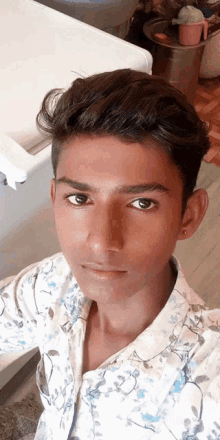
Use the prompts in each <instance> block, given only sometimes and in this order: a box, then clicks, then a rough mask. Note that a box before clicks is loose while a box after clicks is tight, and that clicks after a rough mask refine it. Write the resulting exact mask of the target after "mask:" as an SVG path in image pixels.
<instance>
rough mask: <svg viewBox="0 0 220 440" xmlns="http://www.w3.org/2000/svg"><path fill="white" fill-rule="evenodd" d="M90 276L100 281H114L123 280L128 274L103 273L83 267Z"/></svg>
mask: <svg viewBox="0 0 220 440" xmlns="http://www.w3.org/2000/svg"><path fill="white" fill-rule="evenodd" d="M82 267H83V269H86V271H88V273H89V274H91V275H92V276H94V277H95V278H97V279H99V280H110V279H111V280H112V279H119V278H122V277H123V276H124V275H125V274H126V272H103V271H101V270H95V269H90V268H89V267H85V266H82Z"/></svg>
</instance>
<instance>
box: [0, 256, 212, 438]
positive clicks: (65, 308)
mask: <svg viewBox="0 0 220 440" xmlns="http://www.w3.org/2000/svg"><path fill="white" fill-rule="evenodd" d="M171 262H172V263H173V264H174V266H175V268H176V271H177V278H176V283H175V286H174V289H173V292H172V293H171V295H170V297H169V299H168V301H167V303H166V304H165V306H164V308H163V309H162V310H161V312H160V313H159V314H158V316H157V317H156V318H155V320H154V321H153V322H152V323H151V325H150V326H149V327H147V328H146V329H145V330H144V331H143V332H142V333H141V334H140V335H139V336H138V337H137V338H136V339H135V340H134V341H133V342H132V343H130V344H129V345H128V346H127V347H125V348H123V349H122V350H120V351H119V352H118V353H116V354H114V355H113V356H111V357H110V358H109V359H107V360H106V361H105V362H104V363H103V364H102V365H100V366H99V368H97V369H96V370H93V371H88V372H86V373H85V374H84V375H83V374H82V371H83V368H82V366H83V365H82V363H83V344H84V338H85V332H86V321H87V317H88V314H89V310H90V307H91V304H92V301H91V300H90V299H89V298H87V297H86V296H85V295H84V294H83V292H82V291H81V290H80V288H79V286H78V284H77V281H76V279H75V278H74V275H73V273H72V270H71V269H70V267H69V265H68V263H67V261H66V259H65V257H64V255H63V253H61V252H60V253H58V254H55V255H53V256H52V257H49V258H45V259H44V260H42V261H41V262H39V263H35V264H32V265H30V266H28V267H27V268H26V269H24V270H22V271H21V272H20V273H19V274H18V275H16V276H13V277H9V278H6V279H5V280H3V281H1V282H0V354H1V352H2V353H7V352H12V351H19V350H20V351H22V350H24V349H29V348H30V349H32V348H34V347H36V346H39V349H40V353H41V360H40V362H39V364H38V366H37V371H36V380H37V386H38V389H39V392H40V396H41V400H42V403H43V406H44V411H43V413H42V415H41V417H40V420H39V423H38V428H37V432H36V435H35V440H61V439H62V440H93V439H94V440H101V439H103V440H112V439H114V440H121V439H126V440H134V439H135V440H136V439H137V440H150V439H152V440H174V439H177V440H180V439H181V440H205V439H207V440H216V439H220V310H219V309H214V310H209V309H208V308H207V307H205V306H204V302H203V301H202V299H201V298H200V297H199V296H198V295H197V294H196V293H195V292H194V291H193V290H192V289H191V288H190V287H189V286H188V284H187V282H186V280H185V277H184V275H183V272H182V269H181V266H180V262H179V261H178V259H177V258H176V257H175V256H172V257H171Z"/></svg>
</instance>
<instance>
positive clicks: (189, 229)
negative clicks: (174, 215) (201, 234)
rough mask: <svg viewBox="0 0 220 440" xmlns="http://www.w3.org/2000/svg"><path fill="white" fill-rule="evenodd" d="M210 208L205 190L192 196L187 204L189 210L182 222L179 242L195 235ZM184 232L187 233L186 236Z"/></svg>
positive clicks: (198, 191)
mask: <svg viewBox="0 0 220 440" xmlns="http://www.w3.org/2000/svg"><path fill="white" fill-rule="evenodd" d="M208 206H209V198H208V194H207V192H206V191H205V190H204V189H198V190H197V191H195V192H194V193H193V194H192V196H191V197H190V198H189V200H188V202H187V209H186V212H185V214H184V217H183V220H182V224H181V229H180V232H179V234H178V237H177V240H185V239H186V238H189V237H191V236H192V235H193V234H194V232H195V231H196V230H197V229H198V227H199V225H200V223H201V222H202V219H203V217H204V215H205V213H206V211H207V208H208ZM184 231H186V233H185V234H184Z"/></svg>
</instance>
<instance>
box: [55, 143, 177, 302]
mask: <svg viewBox="0 0 220 440" xmlns="http://www.w3.org/2000/svg"><path fill="white" fill-rule="evenodd" d="M145 145H146V147H145V146H142V145H140V144H138V143H133V144H126V143H124V142H123V141H120V140H118V139H117V138H115V137H113V136H105V137H100V136H99V137H94V138H88V137H85V138H82V137H78V138H75V139H74V140H72V141H68V142H67V143H66V144H65V145H64V148H63V152H62V155H61V158H60V161H59V165H58V169H57V178H56V179H57V180H59V179H61V178H65V179H69V180H72V181H77V182H80V183H82V184H87V185H89V186H92V187H93V191H90V190H87V189H83V190H79V189H75V188H73V187H71V185H70V184H66V183H64V182H62V183H61V182H60V183H58V184H57V185H56V191H55V182H54V179H53V180H51V199H52V203H53V208H54V214H55V222H56V228H57V233H58V238H59V241H60V245H61V250H62V252H63V254H64V256H65V257H66V259H67V261H68V263H69V265H70V267H71V269H72V271H73V274H74V276H75V278H76V279H77V282H78V284H79V286H80V288H81V290H82V291H83V293H84V295H86V296H87V297H89V298H90V299H92V300H94V301H97V302H101V303H103V304H104V303H105V304H107V303H109V304H110V303H111V301H113V302H114V301H116V300H117V301H118V302H120V301H121V302H123V301H124V300H125V299H126V298H128V297H131V296H133V295H135V294H136V293H137V292H138V291H140V290H141V289H144V288H146V289H147V288H149V287H151V286H153V285H154V284H155V280H156V279H157V278H158V277H160V275H161V274H162V273H164V268H165V267H166V266H168V264H169V259H170V256H171V255H172V253H173V251H174V248H175V245H176V241H177V239H178V234H179V233H180V228H181V207H182V182H181V180H180V177H179V174H178V170H177V169H176V168H175V166H174V165H172V164H171V163H170V160H169V159H168V157H167V155H166V154H165V153H164V152H163V150H162V149H161V148H160V147H159V146H156V144H154V143H153V141H152V140H150V139H149V140H147V141H145ZM152 183H154V184H159V185H161V186H163V187H165V188H167V189H168V190H169V191H167V192H165V191H164V192H162V191H159V190H154V191H150V190H149V189H148V190H146V189H145V191H144V192H141V190H140V188H139V189H137V190H136V192H135V191H133V192H131V191H130V192H128V193H126V192H124V193H123V192H119V190H118V189H117V188H118V187H119V186H120V187H131V186H137V185H143V184H148V185H152ZM89 265H90V266H92V265H94V266H95V267H96V268H97V269H100V270H102V271H105V273H104V272H99V275H98V273H97V272H95V271H92V270H90V269H89V268H88V267H87V266H89ZM106 271H108V272H109V271H110V272H111V273H106ZM115 271H121V272H117V273H113V272H115ZM122 272H123V273H122ZM101 275H102V277H101Z"/></svg>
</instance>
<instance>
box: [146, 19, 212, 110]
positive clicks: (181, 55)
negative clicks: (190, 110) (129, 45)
mask: <svg viewBox="0 0 220 440" xmlns="http://www.w3.org/2000/svg"><path fill="white" fill-rule="evenodd" d="M171 24H172V22H170V21H166V20H163V19H158V18H156V19H152V20H150V21H148V22H147V23H145V25H144V28H143V32H144V34H145V35H146V36H147V37H148V38H149V39H150V40H151V41H153V42H154V49H153V53H152V56H153V68H152V73H153V75H158V76H160V77H162V78H164V79H166V80H167V81H168V82H169V83H170V84H172V85H173V86H174V87H176V88H177V89H179V90H180V91H181V92H183V93H184V94H185V95H186V96H187V98H188V100H189V101H190V103H191V104H192V105H194V99H195V93H196V89H197V83H198V77H199V70H200V63H201V60H202V55H203V51H204V47H205V44H207V43H208V42H209V41H210V38H209V37H208V38H207V40H204V41H201V42H200V43H199V44H196V45H194V46H182V45H181V44H179V41H178V33H175V32H173V33H172V40H173V41H172V42H170V43H166V42H158V41H157V40H156V39H155V37H154V34H155V33H164V32H165V31H167V29H168V27H169V29H170V28H171V27H170V25H171ZM174 26H177V25H173V28H174Z"/></svg>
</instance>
